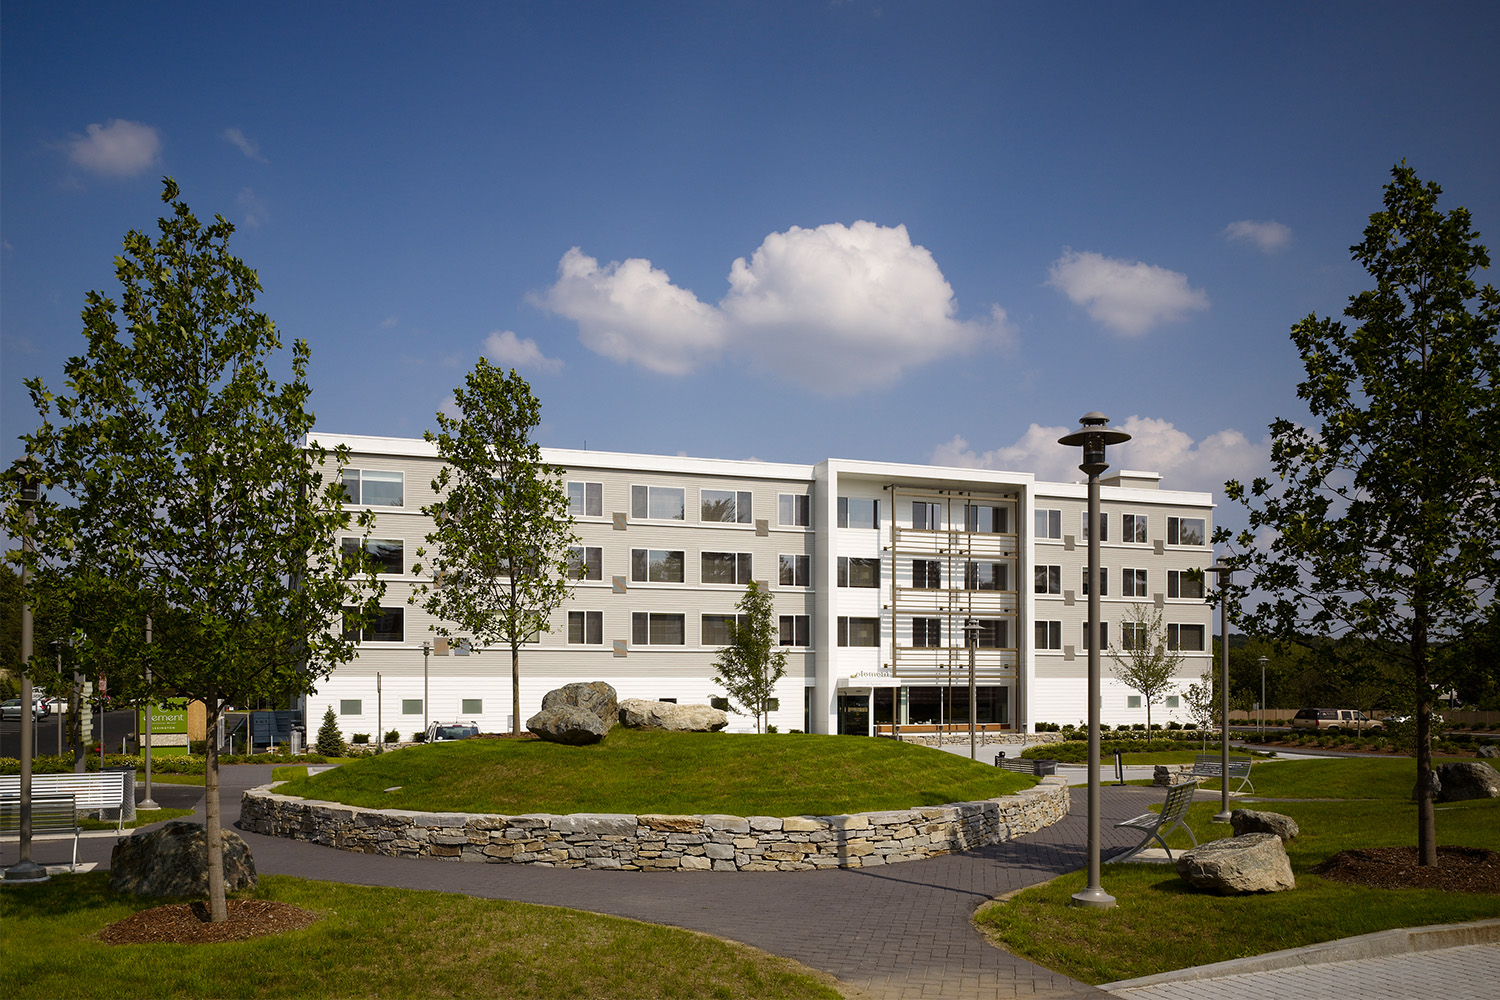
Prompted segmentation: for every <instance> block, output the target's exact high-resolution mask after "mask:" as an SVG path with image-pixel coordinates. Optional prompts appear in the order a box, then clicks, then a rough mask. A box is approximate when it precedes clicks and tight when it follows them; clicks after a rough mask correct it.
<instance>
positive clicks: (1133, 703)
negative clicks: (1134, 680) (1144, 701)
mask: <svg viewBox="0 0 1500 1000" xmlns="http://www.w3.org/2000/svg"><path fill="white" fill-rule="evenodd" d="M1125 707H1126V708H1140V707H1141V696H1140V695H1138V694H1127V695H1126V696H1125Z"/></svg>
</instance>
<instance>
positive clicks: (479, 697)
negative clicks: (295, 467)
mask: <svg viewBox="0 0 1500 1000" xmlns="http://www.w3.org/2000/svg"><path fill="white" fill-rule="evenodd" d="M314 438H315V439H316V440H317V442H318V443H319V444H321V445H324V446H326V447H329V448H333V447H336V446H339V445H347V446H348V447H349V448H350V449H351V451H352V453H353V454H352V457H351V459H350V462H349V469H348V470H347V471H346V475H345V482H346V484H347V486H348V490H349V496H350V499H351V501H353V503H352V505H351V509H359V508H363V507H368V508H370V509H371V510H373V511H374V512H375V515H376V521H377V527H376V528H375V530H374V531H373V532H372V534H371V542H370V548H371V550H372V552H374V553H375V554H376V555H377V556H378V557H379V559H380V560H381V561H382V562H383V563H384V565H385V567H386V574H387V575H386V583H387V590H386V596H385V598H384V600H383V601H382V605H383V607H385V608H386V609H387V612H386V614H384V615H383V616H382V618H381V620H380V621H379V622H378V623H375V624H374V625H373V626H372V627H371V628H368V629H366V630H365V633H364V635H363V636H362V640H361V645H360V653H359V656H358V657H357V658H356V659H355V660H354V661H353V662H351V663H349V664H347V665H345V666H343V667H341V668H339V669H338V670H336V671H335V672H334V673H333V674H332V675H331V676H329V677H328V678H326V679H324V680H323V681H321V682H320V683H319V684H318V687H317V691H316V692H315V693H313V694H310V695H308V696H307V699H306V705H305V709H306V712H307V715H306V718H307V720H308V725H309V728H312V727H315V726H316V725H317V720H318V719H320V718H321V717H322V715H323V712H324V710H325V708H327V707H329V706H331V707H332V708H333V710H334V712H335V714H336V715H338V716H339V725H340V728H341V729H342V730H343V732H344V734H345V736H346V737H347V736H349V735H351V734H353V733H371V734H373V733H375V732H376V730H377V721H376V716H377V710H378V711H379V714H380V720H381V724H382V725H383V727H384V728H385V729H386V730H390V729H395V730H398V731H399V732H400V734H401V736H402V738H403V739H404V738H407V737H409V735H410V734H411V733H413V732H415V731H416V730H419V729H421V728H422V720H423V716H424V712H423V708H424V706H423V684H424V677H423V665H424V654H423V644H424V642H428V643H432V644H433V652H432V654H431V655H430V656H429V657H427V658H426V666H427V680H426V684H427V691H428V698H429V699H430V701H429V704H428V705H427V706H426V708H427V712H426V713H425V714H426V716H427V717H428V718H429V719H430V720H431V721H434V722H453V721H465V722H468V721H474V722H477V723H478V725H479V726H480V729H481V730H482V731H487V732H494V731H504V730H507V729H509V728H510V722H511V720H510V714H509V713H510V707H511V690H510V677H511V671H510V655H509V650H508V649H499V648H496V649H487V650H477V649H476V650H472V651H469V650H465V649H464V648H463V647H462V645H461V644H459V645H455V646H453V647H450V646H449V644H447V643H442V642H438V641H437V640H436V634H435V633H434V632H433V631H432V625H433V619H432V618H431V617H430V616H429V615H428V614H427V613H426V612H425V611H424V610H423V609H422V608H420V607H419V606H416V605H412V604H409V603H408V598H409V597H410V595H411V593H412V590H413V586H414V585H415V584H417V583H418V582H419V579H418V578H417V577H415V576H413V575H412V573H411V567H412V563H413V561H414V559H415V553H416V549H417V547H418V546H420V545H424V544H425V542H424V538H425V536H426V534H427V532H428V530H429V529H430V528H431V526H432V523H431V520H430V519H429V518H428V517H427V516H425V515H424V514H423V513H422V508H423V506H425V505H428V504H431V503H432V502H433V501H434V500H435V496H434V494H433V492H432V485H431V484H432V480H433V478H434V476H435V475H436V473H437V470H438V467H439V465H440V462H439V459H438V457H437V452H436V448H435V446H434V445H431V444H428V443H427V442H425V441H421V440H414V439H406V438H386V437H367V436H359V435H331V434H315V435H314ZM543 457H544V459H545V460H546V461H547V462H549V463H551V464H552V465H554V466H556V467H557V468H558V469H559V470H561V472H562V477H563V479H564V480H565V481H566V483H567V488H568V491H569V495H570V497H571V498H572V500H573V513H574V516H575V518H576V527H575V532H576V533H577V535H578V536H579V538H580V540H581V548H580V551H578V552H577V560H578V564H579V565H580V566H581V567H582V576H583V579H581V580H579V581H578V582H577V584H576V587H575V590H574V592H573V595H572V597H571V599H569V600H568V601H567V602H566V603H565V604H564V606H563V607H561V608H559V609H558V610H557V611H556V612H555V613H554V614H553V616H552V628H551V631H550V632H548V633H546V634H545V635H543V636H541V638H540V641H538V642H536V643H534V644H529V645H527V646H525V647H523V649H522V652H521V711H522V713H523V718H522V723H523V724H524V722H525V719H526V718H529V717H530V715H531V714H532V713H534V712H536V711H537V710H538V709H539V708H540V706H541V700H542V696H543V695H544V694H546V692H547V691H549V690H551V689H553V688H555V687H558V686H560V685H562V684H566V683H569V682H572V681H595V680H602V681H606V682H608V683H609V684H611V685H613V686H614V687H615V689H616V690H617V691H618V692H619V695H620V697H621V698H622V699H624V698H648V699H659V700H672V701H678V702H682V703H685V704H686V703H707V702H709V701H710V699H712V698H716V697H719V696H721V695H722V694H723V693H724V692H723V691H722V689H720V688H718V687H717V686H716V685H715V684H714V682H713V677H714V666H713V663H714V659H715V657H716V655H717V650H718V643H720V642H722V641H723V638H722V637H723V635H724V625H723V623H724V621H725V620H726V618H728V617H729V616H730V615H733V614H734V612H735V605H736V603H737V602H738V601H739V599H740V597H741V596H742V595H743V593H744V589H745V585H746V583H748V582H749V581H751V580H756V581H760V582H761V583H762V584H763V585H766V586H768V587H769V588H770V591H771V593H772V595H773V597H774V600H775V608H776V613H777V615H778V617H779V619H780V628H781V636H782V645H783V646H785V647H786V652H787V654H788V655H787V672H786V676H785V677H784V678H783V679H782V681H781V682H780V684H779V685H778V688H777V702H778V704H777V707H776V708H775V710H774V711H773V712H772V713H771V717H770V721H771V723H772V724H773V725H775V726H776V727H777V728H778V729H780V730H781V731H782V732H786V731H787V730H790V729H799V730H804V731H807V732H814V733H855V734H872V733H875V732H878V731H886V732H889V731H890V726H891V725H892V724H893V723H894V724H896V725H901V726H916V725H923V724H940V723H960V724H966V723H967V721H968V717H969V710H968V697H969V695H968V692H969V685H968V664H969V651H968V649H967V647H966V646H965V644H964V630H963V623H964V620H965V619H966V618H971V617H972V618H974V619H977V620H978V622H979V623H980V633H979V643H978V645H979V648H978V652H977V654H976V672H977V697H976V705H977V716H978V719H979V721H980V722H982V723H987V724H989V725H990V726H991V727H992V728H994V727H998V726H1003V727H1005V728H1009V729H1012V730H1020V731H1026V732H1031V731H1034V728H1035V726H1036V724H1037V723H1039V722H1051V723H1070V722H1072V723H1079V722H1082V721H1083V720H1085V719H1086V717H1087V708H1086V695H1085V690H1086V684H1087V663H1088V656H1087V650H1086V647H1085V640H1084V622H1085V617H1086V615H1087V610H1088V601H1087V598H1086V591H1085V589H1084V588H1085V587H1086V586H1087V579H1086V577H1087V574H1086V570H1085V566H1086V563H1087V558H1088V546H1087V544H1086V541H1085V539H1086V535H1085V532H1086V530H1087V524H1086V518H1085V511H1086V508H1087V489H1086V486H1085V485H1084V484H1083V483H1082V482H1078V483H1045V482H1037V481H1036V480H1035V478H1034V477H1033V476H1032V475H1031V474H1029V473H1015V472H999V471H992V470H987V469H961V468H943V467H938V466H926V465H899V464H893V463H885V462H857V461H848V460H844V459H828V460H826V461H823V462H819V463H818V464H817V465H782V464H775V463H770V462H755V461H727V460H722V459H708V458H681V457H671V456H660V455H628V454H615V453H609V452H594V451H572V450H562V449H543ZM1159 480H1160V477H1159V476H1158V475H1156V474H1154V473H1145V472H1118V473H1113V474H1107V475H1106V477H1105V478H1104V479H1103V480H1102V483H1103V484H1104V485H1103V487H1102V489H1101V491H1100V493H1101V501H1102V503H1101V510H1102V513H1101V517H1102V522H1103V523H1102V529H1103V534H1102V536H1101V551H1102V558H1101V563H1102V576H1103V588H1102V590H1101V598H1102V609H1103V610H1102V614H1101V618H1102V619H1103V622H1104V625H1105V627H1106V632H1107V634H1106V637H1105V647H1106V648H1107V647H1108V645H1109V643H1110V642H1111V641H1114V642H1116V643H1118V642H1119V638H1120V632H1119V628H1120V624H1119V623H1120V622H1121V621H1122V620H1124V618H1125V617H1126V616H1127V615H1128V614H1129V612H1130V610H1131V606H1132V605H1133V604H1143V605H1146V606H1148V607H1153V608H1156V609H1160V610H1161V611H1162V612H1163V621H1164V622H1165V623H1166V626H1167V629H1168V633H1169V638H1170V640H1171V643H1172V644H1173V645H1174V646H1176V647H1177V648H1178V649H1180V650H1182V651H1183V654H1184V655H1183V660H1182V667H1181V670H1180V673H1179V684H1178V688H1177V690H1178V691H1179V692H1180V691H1181V690H1184V689H1185V688H1186V687H1187V686H1188V684H1190V683H1193V682H1195V681H1196V680H1197V679H1198V677H1199V676H1200V675H1201V674H1202V673H1203V672H1204V671H1205V670H1206V669H1207V668H1208V667H1209V666H1210V662H1211V656H1212V641H1211V637H1212V617H1211V614H1212V609H1211V608H1210V607H1209V606H1208V605H1206V604H1205V603H1204V601H1203V583H1202V577H1201V575H1198V574H1195V573H1194V572H1193V571H1195V570H1201V569H1202V568H1203V567H1205V566H1208V565H1210V564H1211V563H1212V561H1213V552H1212V549H1211V547H1210V545H1209V543H1208V541H1209V537H1210V532H1211V529H1212V524H1211V516H1212V512H1213V501H1212V497H1211V496H1210V495H1209V494H1206V493H1187V492H1175V491H1169V490H1163V489H1161V488H1160V485H1159ZM459 654H464V655H459ZM1110 667H1111V661H1110V658H1109V657H1108V655H1106V656H1105V657H1104V660H1103V669H1102V673H1103V677H1104V680H1103V691H1102V699H1103V706H1102V708H1103V721H1104V722H1105V723H1108V724H1111V725H1120V724H1124V723H1134V722H1144V721H1145V708H1144V705H1143V704H1142V700H1141V698H1140V696H1139V694H1138V693H1137V692H1135V691H1132V690H1131V689H1129V688H1127V687H1126V686H1124V685H1123V684H1121V683H1120V682H1119V681H1118V680H1116V679H1115V678H1114V677H1113V674H1112V671H1111V669H1110ZM377 673H378V674H379V675H380V682H381V685H380V687H381V689H380V694H379V695H378V696H377V691H376V675H377ZM377 698H378V699H379V703H378V705H377ZM1152 707H1153V712H1152V721H1154V722H1155V721H1160V722H1167V721H1170V720H1173V719H1177V720H1185V719H1186V715H1185V713H1184V710H1183V709H1182V708H1180V707H1179V698H1178V696H1177V695H1175V694H1174V695H1171V696H1169V697H1168V698H1167V700H1166V703H1165V704H1161V703H1157V704H1154V705H1153V706H1152ZM730 719H731V722H730V729H731V730H750V729H753V721H752V720H751V719H750V718H749V717H747V716H740V715H735V714H733V713H731V716H730Z"/></svg>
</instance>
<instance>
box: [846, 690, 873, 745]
mask: <svg viewBox="0 0 1500 1000" xmlns="http://www.w3.org/2000/svg"><path fill="white" fill-rule="evenodd" d="M839 735H840V736H868V735H870V695H869V694H868V693H867V692H861V693H859V694H841V695H839Z"/></svg>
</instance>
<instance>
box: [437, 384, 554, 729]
mask: <svg viewBox="0 0 1500 1000" xmlns="http://www.w3.org/2000/svg"><path fill="white" fill-rule="evenodd" d="M453 399H454V403H455V405H456V406H457V408H458V413H459V415H458V416H457V417H456V418H455V417H449V416H448V415H446V414H444V413H439V414H438V415H437V421H438V433H436V434H433V433H432V432H431V431H429V432H427V434H426V438H427V440H428V441H434V442H436V443H437V447H438V454H439V455H440V456H441V457H442V459H443V461H444V463H445V464H444V465H443V468H442V470H441V471H440V472H439V473H438V475H437V478H436V479H434V480H433V481H432V489H433V492H434V493H436V494H437V496H438V499H437V501H436V502H435V503H433V504H430V505H428V506H426V507H423V508H422V512H423V513H425V514H428V515H429V516H431V517H432V519H433V522H434V527H433V530H432V531H431V533H429V534H428V535H427V544H428V545H429V546H431V549H432V552H431V558H430V560H428V561H426V562H424V561H423V560H426V559H427V556H428V552H427V549H426V548H419V549H418V550H417V564H416V565H415V566H414V567H413V569H412V572H413V573H421V572H423V569H424V567H425V568H426V569H427V570H429V571H430V573H431V577H432V579H433V583H432V584H423V585H420V586H418V587H417V588H416V590H415V592H414V593H413V594H412V598H411V599H412V603H419V602H420V603H421V604H422V606H423V607H425V608H426V609H427V610H428V611H429V612H430V613H432V614H433V615H434V616H436V617H437V618H438V619H439V623H438V625H437V626H436V630H437V632H438V634H440V635H445V636H454V635H467V636H472V637H473V640H474V642H475V644H476V645H478V646H480V647H485V646H493V645H496V644H498V643H502V642H503V643H505V644H506V645H507V646H508V647H509V648H510V675H511V708H512V715H511V722H512V729H511V731H512V732H514V733H516V734H517V735H519V734H520V732H521V646H522V645H523V644H525V643H527V642H534V641H535V640H536V638H537V637H538V636H539V635H540V634H541V633H543V632H546V631H548V630H549V629H550V628H551V617H552V612H553V611H555V610H556V609H557V608H558V607H559V606H560V605H561V604H562V602H563V601H564V600H566V599H567V597H568V595H569V594H570V593H571V592H572V585H571V584H570V583H569V582H568V551H569V548H570V547H571V546H573V545H576V544H577V543H578V538H577V537H576V536H575V535H574V534H573V516H572V514H571V513H570V512H569V507H568V493H567V489H566V487H565V486H564V485H563V482H562V480H561V478H560V476H559V473H558V471H557V470H556V469H554V468H552V466H550V465H548V464H546V463H545V462H543V461H542V450H541V448H540V447H538V446H537V444H536V443H535V442H534V441H532V440H531V435H532V432H533V431H534V430H535V429H536V427H537V425H538V424H540V423H541V419H542V407H541V404H540V403H539V402H537V398H536V396H534V395H532V392H531V386H529V385H527V384H526V380H525V379H523V378H522V377H521V376H520V375H518V374H516V371H515V369H511V371H510V373H509V374H506V373H505V372H503V371H501V370H500V369H498V368H496V367H494V366H493V365H491V364H490V363H489V362H488V361H487V360H485V359H484V358H480V359H479V363H478V364H477V365H475V366H474V369H473V370H472V371H471V372H469V374H468V376H467V377H466V378H465V380H464V387H463V388H460V389H457V390H455V391H454V393H453Z"/></svg>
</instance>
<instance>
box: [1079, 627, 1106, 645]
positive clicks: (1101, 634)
mask: <svg viewBox="0 0 1500 1000" xmlns="http://www.w3.org/2000/svg"><path fill="white" fill-rule="evenodd" d="M1083 648H1084V649H1088V648H1089V623H1088V622H1084V623H1083ZM1099 648H1100V649H1108V648H1109V622H1100V623H1099Z"/></svg>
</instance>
